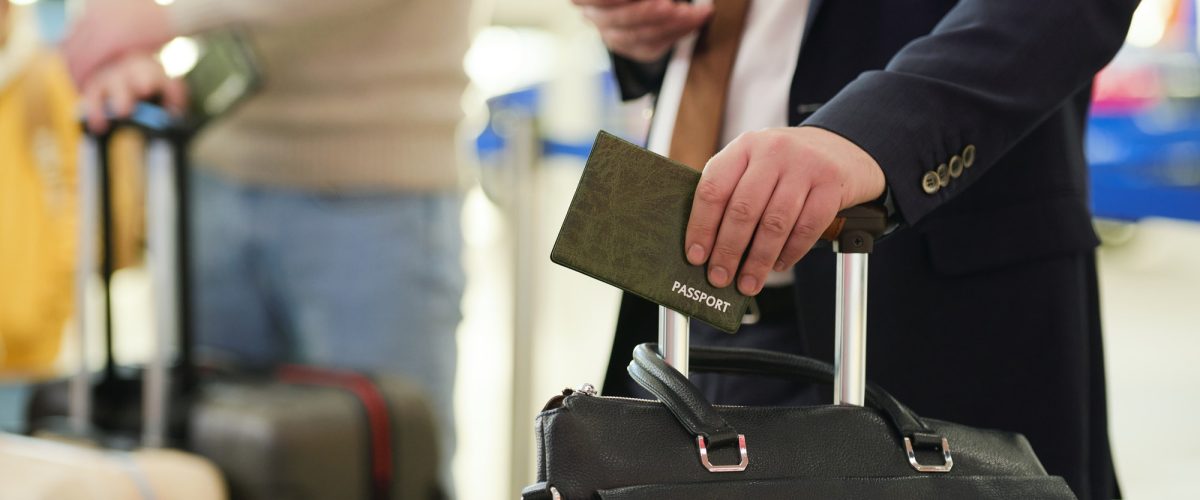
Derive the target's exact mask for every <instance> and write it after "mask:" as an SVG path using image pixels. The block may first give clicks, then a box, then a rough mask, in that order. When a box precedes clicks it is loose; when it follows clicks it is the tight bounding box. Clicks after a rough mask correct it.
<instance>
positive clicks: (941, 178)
mask: <svg viewBox="0 0 1200 500" xmlns="http://www.w3.org/2000/svg"><path fill="white" fill-rule="evenodd" d="M937 181H938V186H939V187H946V186H949V185H950V167H947V166H946V164H945V163H943V164H941V165H938V168H937Z"/></svg>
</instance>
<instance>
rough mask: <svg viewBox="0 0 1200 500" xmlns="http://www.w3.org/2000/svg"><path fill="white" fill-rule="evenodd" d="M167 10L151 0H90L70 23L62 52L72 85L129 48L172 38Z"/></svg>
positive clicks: (143, 48) (83, 81)
mask: <svg viewBox="0 0 1200 500" xmlns="http://www.w3.org/2000/svg"><path fill="white" fill-rule="evenodd" d="M173 36H174V35H173V33H172V32H171V27H170V23H169V21H168V19H167V12H166V9H164V8H163V7H162V6H160V5H158V4H157V3H155V2H154V1H153V0H92V1H90V2H88V3H87V7H86V10H84V12H83V17H81V18H80V19H79V21H78V22H76V23H75V25H74V26H72V27H71V31H70V33H69V34H68V35H67V39H66V41H65V42H64V43H63V53H64V54H65V55H66V59H67V68H68V69H69V70H70V71H71V77H72V78H74V79H75V83H76V85H78V86H80V87H83V86H85V84H86V83H87V81H88V79H89V78H91V76H92V73H94V72H95V71H96V70H98V69H99V68H100V67H101V66H102V65H104V64H107V63H109V62H111V61H112V60H114V59H116V58H118V57H120V56H123V55H125V54H126V53H129V52H132V51H149V50H156V49H158V47H160V46H161V45H162V44H164V43H166V42H167V41H169V40H170V39H171V38H173Z"/></svg>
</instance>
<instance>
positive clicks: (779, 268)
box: [775, 260, 784, 273]
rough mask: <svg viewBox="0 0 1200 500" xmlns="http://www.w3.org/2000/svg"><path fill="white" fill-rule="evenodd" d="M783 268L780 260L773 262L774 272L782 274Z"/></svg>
mask: <svg viewBox="0 0 1200 500" xmlns="http://www.w3.org/2000/svg"><path fill="white" fill-rule="evenodd" d="M783 267H784V266H783V261H782V260H777V261H775V272H777V273H779V272H783Z"/></svg>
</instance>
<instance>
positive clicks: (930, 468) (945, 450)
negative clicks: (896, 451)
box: [904, 437, 954, 472]
mask: <svg viewBox="0 0 1200 500" xmlns="http://www.w3.org/2000/svg"><path fill="white" fill-rule="evenodd" d="M904 452H905V453H908V463H909V464H910V465H912V466H913V468H914V469H916V470H917V472H950V469H952V468H954V458H953V457H951V456H950V442H949V441H947V440H946V438H942V459H943V460H944V461H945V463H943V464H942V465H921V463H920V462H917V454H916V453H915V452H913V444H912V439H911V438H908V437H905V438H904Z"/></svg>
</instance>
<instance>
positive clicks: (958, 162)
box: [950, 155, 963, 179]
mask: <svg viewBox="0 0 1200 500" xmlns="http://www.w3.org/2000/svg"><path fill="white" fill-rule="evenodd" d="M962 174H963V159H962V158H960V157H959V156H958V155H954V156H952V157H950V177H951V178H954V179H957V178H958V177H959V176H961V175H962Z"/></svg>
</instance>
